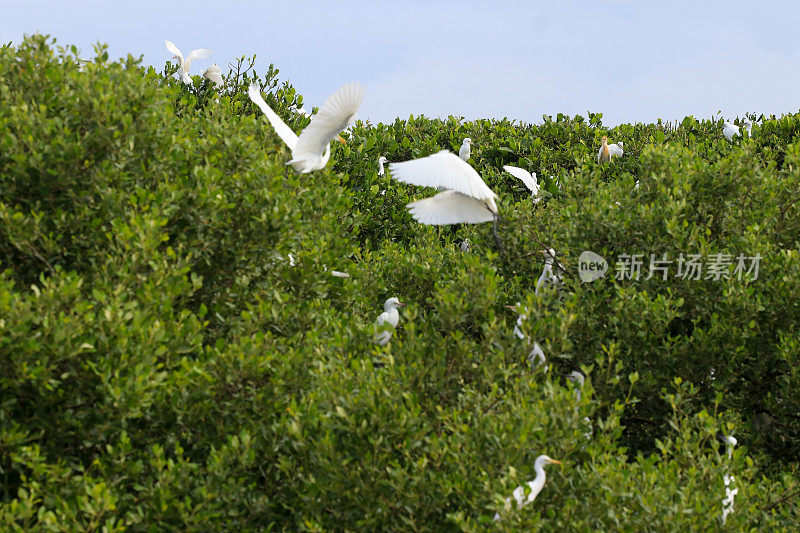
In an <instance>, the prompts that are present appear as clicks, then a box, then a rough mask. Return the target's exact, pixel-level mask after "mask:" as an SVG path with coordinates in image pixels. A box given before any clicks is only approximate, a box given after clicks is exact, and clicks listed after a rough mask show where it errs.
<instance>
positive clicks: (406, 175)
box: [389, 150, 497, 224]
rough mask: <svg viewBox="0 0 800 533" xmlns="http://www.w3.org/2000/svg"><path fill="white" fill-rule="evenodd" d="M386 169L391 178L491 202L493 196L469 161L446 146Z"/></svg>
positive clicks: (390, 164)
mask: <svg viewBox="0 0 800 533" xmlns="http://www.w3.org/2000/svg"><path fill="white" fill-rule="evenodd" d="M389 171H390V172H391V173H392V177H393V178H395V179H396V180H398V181H402V182H403V183H410V184H411V185H421V186H423V187H443V188H445V189H449V190H451V191H458V192H460V193H462V194H465V195H467V196H471V197H472V198H475V199H477V200H492V203H494V202H493V199H494V198H497V195H496V194H495V193H494V192H492V190H491V189H490V188H489V187H488V186H487V185H486V183H484V182H483V179H482V178H481V177H480V175H479V174H478V173H477V172H476V171H475V169H474V168H472V167H471V166H470V165H469V163H467V162H466V161H464V160H462V159H461V158H459V157H458V156H457V155H455V154H454V153H452V152H450V151H448V150H442V151H441V152H437V153H435V154H433V155H429V156H427V157H421V158H419V159H412V160H411V161H403V162H401V163H389ZM437 196H438V195H437ZM434 198H435V197H434ZM453 223H454V222H450V224H453Z"/></svg>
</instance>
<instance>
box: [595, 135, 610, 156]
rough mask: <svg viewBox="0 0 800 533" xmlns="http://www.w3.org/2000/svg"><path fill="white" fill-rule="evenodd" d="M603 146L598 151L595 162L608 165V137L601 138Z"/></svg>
mask: <svg viewBox="0 0 800 533" xmlns="http://www.w3.org/2000/svg"><path fill="white" fill-rule="evenodd" d="M600 140H601V141H602V143H603V145H602V146H601V147H600V151H599V152H597V162H598V163H608V162H609V161H611V150H609V149H608V137H606V136H603V138H602V139H600Z"/></svg>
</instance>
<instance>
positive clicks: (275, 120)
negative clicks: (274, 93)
mask: <svg viewBox="0 0 800 533" xmlns="http://www.w3.org/2000/svg"><path fill="white" fill-rule="evenodd" d="M247 95H248V96H249V97H250V100H252V101H253V103H254V104H256V105H257V106H258V107H259V109H261V111H262V112H263V113H264V114H265V115H266V116H267V120H269V123H270V124H272V127H273V128H274V129H275V133H277V134H278V137H280V138H281V139H283V142H285V143H286V146H288V147H289V149H290V150H292V151H293V152H294V147H295V146H297V134H296V133H295V132H293V131H292V128H290V127H289V126H287V125H286V123H285V122H284V121H282V120H281V117H279V116H278V115H277V113H275V111H273V110H272V108H271V107H269V106H268V105H267V103H266V102H265V101H264V98H263V97H262V96H261V93H260V92H259V91H258V87H256V85H255V84H252V85H250V89H248V90H247Z"/></svg>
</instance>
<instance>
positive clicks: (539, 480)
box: [494, 455, 561, 520]
mask: <svg viewBox="0 0 800 533" xmlns="http://www.w3.org/2000/svg"><path fill="white" fill-rule="evenodd" d="M547 464H556V465H560V464H561V461H556V460H555V459H550V458H549V457H548V456H546V455H540V456H539V457H537V458H536V462H535V463H533V469H534V471H535V472H536V477H535V478H533V481H528V483H526V484H525V485H521V486H519V487H517V488H516V489H514V492H513V493H512V495H513V497H514V500H516V502H517V509H522V508H523V507H525V506H526V505H528V504H530V503H533V501H534V500H535V499H536V497H537V496H538V495H539V493H540V492H542V489H543V488H544V482H545V480H546V479H547V475H546V474H545V473H544V466H545V465H547ZM526 485H527V488H528V489H529V490H530V492H529V493H528V494H527V495H526V494H525V492H526V490H525V488H526ZM510 511H511V498H506V505H505V512H506V513H508V512H510ZM494 519H495V520H500V513H495V515H494Z"/></svg>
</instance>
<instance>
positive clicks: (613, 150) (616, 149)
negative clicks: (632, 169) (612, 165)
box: [608, 141, 625, 157]
mask: <svg viewBox="0 0 800 533" xmlns="http://www.w3.org/2000/svg"><path fill="white" fill-rule="evenodd" d="M623 144H624V143H623V142H622V141H620V142H618V143H614V144H609V145H608V151H609V153H610V154H611V157H622V154H623V153H625V152H624V150H623V149H622V147H623Z"/></svg>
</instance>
